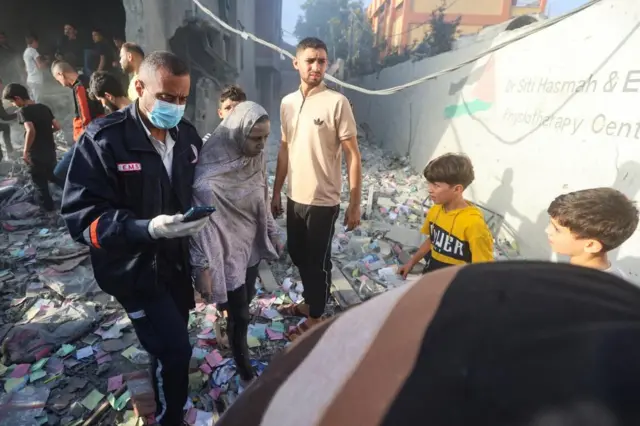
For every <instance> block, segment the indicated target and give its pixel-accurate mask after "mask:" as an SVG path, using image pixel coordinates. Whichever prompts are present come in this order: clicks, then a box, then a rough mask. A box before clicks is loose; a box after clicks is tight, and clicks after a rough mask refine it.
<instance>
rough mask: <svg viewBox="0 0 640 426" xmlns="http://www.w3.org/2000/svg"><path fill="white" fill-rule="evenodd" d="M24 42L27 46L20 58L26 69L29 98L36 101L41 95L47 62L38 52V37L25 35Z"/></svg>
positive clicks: (38, 100)
mask: <svg viewBox="0 0 640 426" xmlns="http://www.w3.org/2000/svg"><path fill="white" fill-rule="evenodd" d="M26 42H27V48H26V49H25V51H24V54H23V55H22V59H23V60H24V65H25V68H26V70H27V86H28V87H29V91H30V92H31V100H33V101H34V102H35V103H38V102H40V98H41V96H42V86H43V84H44V71H43V69H44V68H45V67H46V66H47V63H46V61H45V59H44V58H43V57H42V56H40V53H38V46H39V43H38V37H37V36H35V35H30V36H27V38H26Z"/></svg>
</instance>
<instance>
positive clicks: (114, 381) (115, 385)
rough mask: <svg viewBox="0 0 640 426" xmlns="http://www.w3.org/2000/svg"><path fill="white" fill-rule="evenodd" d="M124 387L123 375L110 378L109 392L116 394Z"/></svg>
mask: <svg viewBox="0 0 640 426" xmlns="http://www.w3.org/2000/svg"><path fill="white" fill-rule="evenodd" d="M121 387H122V374H118V375H117V376H112V377H109V381H108V382H107V392H115V391H117V390H118V389H120V388H121Z"/></svg>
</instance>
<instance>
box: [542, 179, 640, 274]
mask: <svg viewBox="0 0 640 426" xmlns="http://www.w3.org/2000/svg"><path fill="white" fill-rule="evenodd" d="M547 213H549V217H550V220H549V226H547V229H546V232H547V236H548V238H549V244H550V245H551V250H553V251H554V252H555V253H558V254H562V255H565V256H569V258H570V259H569V262H571V263H572V264H574V265H579V266H584V267H587V268H595V269H600V270H602V271H605V272H609V273H612V274H614V275H617V276H619V277H621V278H625V279H629V277H628V276H627V275H626V274H625V273H624V272H622V271H621V270H620V269H619V268H617V267H616V266H615V265H613V264H612V263H611V261H610V260H609V257H608V253H609V252H610V251H611V250H615V249H617V248H618V247H620V246H621V245H622V243H624V242H625V241H627V240H628V239H629V238H630V237H631V235H633V233H634V232H636V229H637V228H638V208H637V207H636V205H635V203H634V202H633V201H631V200H629V199H628V198H627V197H626V196H625V195H624V194H623V193H621V192H620V191H617V190H615V189H613V188H593V189H584V190H582V191H575V192H570V193H568V194H563V195H560V196H558V197H557V198H556V199H555V200H553V201H552V202H551V204H550V205H549V208H548V209H547Z"/></svg>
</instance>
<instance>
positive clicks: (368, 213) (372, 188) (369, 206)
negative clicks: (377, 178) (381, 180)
mask: <svg viewBox="0 0 640 426" xmlns="http://www.w3.org/2000/svg"><path fill="white" fill-rule="evenodd" d="M375 193H376V190H375V186H374V185H370V186H369V194H368V195H367V208H366V210H365V212H364V214H365V217H364V218H365V219H369V218H371V212H372V211H373V196H374V194H375Z"/></svg>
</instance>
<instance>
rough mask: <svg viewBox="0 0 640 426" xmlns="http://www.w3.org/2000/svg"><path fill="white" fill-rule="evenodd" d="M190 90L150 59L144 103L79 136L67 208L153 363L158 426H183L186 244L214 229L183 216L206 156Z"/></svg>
mask: <svg viewBox="0 0 640 426" xmlns="http://www.w3.org/2000/svg"><path fill="white" fill-rule="evenodd" d="M190 84H191V81H190V77H189V70H188V68H187V66H186V65H185V64H184V63H183V62H182V61H181V60H180V59H179V58H178V57H177V56H175V55H173V54H171V53H168V52H155V53H153V54H151V55H150V56H149V57H147V59H146V60H145V61H144V63H143V64H142V67H141V70H140V75H139V79H138V81H137V82H136V90H137V92H138V94H139V100H138V102H136V103H135V104H132V105H130V106H128V107H127V108H125V109H122V110H120V111H117V112H114V113H113V114H111V115H109V116H107V117H104V118H101V119H98V120H95V121H93V122H92V123H91V124H90V125H89V126H88V127H87V129H86V131H85V132H84V133H83V135H82V136H81V138H80V140H79V142H78V146H77V148H76V152H75V154H74V156H73V159H72V160H71V166H70V168H69V174H68V178H67V184H66V185H65V190H64V196H63V201H62V214H63V217H64V219H65V221H66V223H67V227H68V228H69V232H70V233H71V235H72V236H73V238H74V239H75V240H77V241H79V242H81V243H84V244H87V245H88V246H89V247H90V248H91V263H92V264H93V269H94V274H95V278H96V280H97V282H98V284H99V285H100V287H101V288H102V289H103V290H104V291H105V292H107V293H109V294H111V295H112V296H114V297H115V298H116V299H117V300H118V302H120V304H121V305H122V306H123V308H124V309H125V310H126V312H127V314H128V315H129V317H130V318H131V321H132V323H133V327H134V329H135V331H136V334H137V335H138V339H139V340H140V343H141V344H142V346H143V348H144V349H145V350H146V351H147V352H149V354H150V355H151V360H152V366H151V367H152V375H153V379H154V388H155V389H154V390H155V393H156V402H157V412H156V413H155V414H156V421H157V422H158V423H159V424H161V425H172V426H173V425H177V424H181V422H182V419H183V407H184V405H185V403H186V400H187V394H188V384H189V381H188V371H189V361H190V359H191V345H190V343H189V335H188V331H187V322H188V317H189V309H191V308H193V307H194V294H193V287H192V284H191V270H190V266H189V251H188V250H189V239H188V237H190V236H194V235H196V234H197V233H198V232H199V231H200V230H201V229H202V228H203V227H204V225H205V223H206V220H207V219H206V218H204V219H200V220H197V221H191V222H189V221H184V220H183V219H184V217H183V214H182V213H184V212H186V211H187V210H188V209H189V207H190V204H191V192H192V191H191V188H192V185H193V175H194V168H195V163H196V162H197V157H198V152H199V151H200V148H201V147H202V141H201V138H200V136H199V135H198V133H197V131H196V130H195V128H194V127H193V126H192V125H191V124H189V123H188V122H186V121H184V120H182V116H183V113H184V108H185V104H186V101H187V95H188V93H189V87H190Z"/></svg>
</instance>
